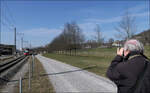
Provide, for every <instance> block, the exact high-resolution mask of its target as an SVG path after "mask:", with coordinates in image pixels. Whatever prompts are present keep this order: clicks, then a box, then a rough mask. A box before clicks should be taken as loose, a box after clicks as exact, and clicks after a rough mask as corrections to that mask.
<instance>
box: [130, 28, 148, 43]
mask: <svg viewBox="0 0 150 93" xmlns="http://www.w3.org/2000/svg"><path fill="white" fill-rule="evenodd" d="M133 38H135V39H138V40H139V41H141V42H142V43H143V44H144V45H150V29H149V30H146V31H143V32H141V33H139V34H137V35H135V36H133Z"/></svg>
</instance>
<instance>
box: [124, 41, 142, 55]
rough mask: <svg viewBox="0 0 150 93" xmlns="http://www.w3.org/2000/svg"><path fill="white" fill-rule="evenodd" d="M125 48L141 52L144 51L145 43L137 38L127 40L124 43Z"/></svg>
mask: <svg viewBox="0 0 150 93" xmlns="http://www.w3.org/2000/svg"><path fill="white" fill-rule="evenodd" d="M124 50H129V51H137V52H140V53H144V47H143V44H142V43H141V42H139V41H138V40H136V39H130V40H127V41H126V42H125V44H124Z"/></svg>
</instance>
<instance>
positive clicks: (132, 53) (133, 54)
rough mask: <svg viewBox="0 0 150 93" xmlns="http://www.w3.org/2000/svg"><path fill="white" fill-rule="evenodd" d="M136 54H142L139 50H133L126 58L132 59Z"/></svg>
mask: <svg viewBox="0 0 150 93" xmlns="http://www.w3.org/2000/svg"><path fill="white" fill-rule="evenodd" d="M136 56H141V53H140V52H137V51H131V52H130V53H129V54H128V55H127V56H126V57H125V59H126V60H128V59H131V58H133V57H136Z"/></svg>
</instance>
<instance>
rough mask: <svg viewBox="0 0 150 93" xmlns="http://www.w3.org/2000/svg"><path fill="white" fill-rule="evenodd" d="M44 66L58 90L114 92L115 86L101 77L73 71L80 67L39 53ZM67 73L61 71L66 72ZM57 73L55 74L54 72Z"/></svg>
mask: <svg viewBox="0 0 150 93" xmlns="http://www.w3.org/2000/svg"><path fill="white" fill-rule="evenodd" d="M36 57H37V58H38V59H39V60H40V62H41V63H42V65H43V66H44V68H45V70H46V72H47V74H51V75H49V78H50V80H51V82H52V84H53V86H54V88H55V91H56V93H58V92H90V93H93V92H105V93H108V92H111V93H116V91H117V88H116V86H115V85H114V84H113V83H112V82H111V81H109V80H108V79H105V78H103V77H100V76H98V75H95V74H93V73H91V72H88V71H85V70H84V71H83V70H82V71H75V70H79V69H80V68H77V67H74V66H71V65H68V64H64V63H62V62H60V61H56V60H53V59H50V58H46V57H43V56H41V55H37V56H36ZM67 71H71V72H68V73H61V72H67ZM55 73H57V74H55Z"/></svg>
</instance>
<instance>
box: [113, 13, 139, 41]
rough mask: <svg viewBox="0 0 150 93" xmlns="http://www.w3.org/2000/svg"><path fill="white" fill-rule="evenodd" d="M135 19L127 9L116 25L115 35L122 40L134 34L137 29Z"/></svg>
mask: <svg viewBox="0 0 150 93" xmlns="http://www.w3.org/2000/svg"><path fill="white" fill-rule="evenodd" d="M135 21H136V20H135V17H134V16H132V15H131V14H130V13H129V12H128V11H127V12H126V13H125V15H124V16H123V17H122V19H121V21H120V22H119V24H118V27H116V28H115V29H116V31H117V32H118V34H117V35H116V36H117V37H118V38H121V39H124V40H126V39H129V38H132V36H133V35H135V33H136V31H137V26H136V22H135Z"/></svg>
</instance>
